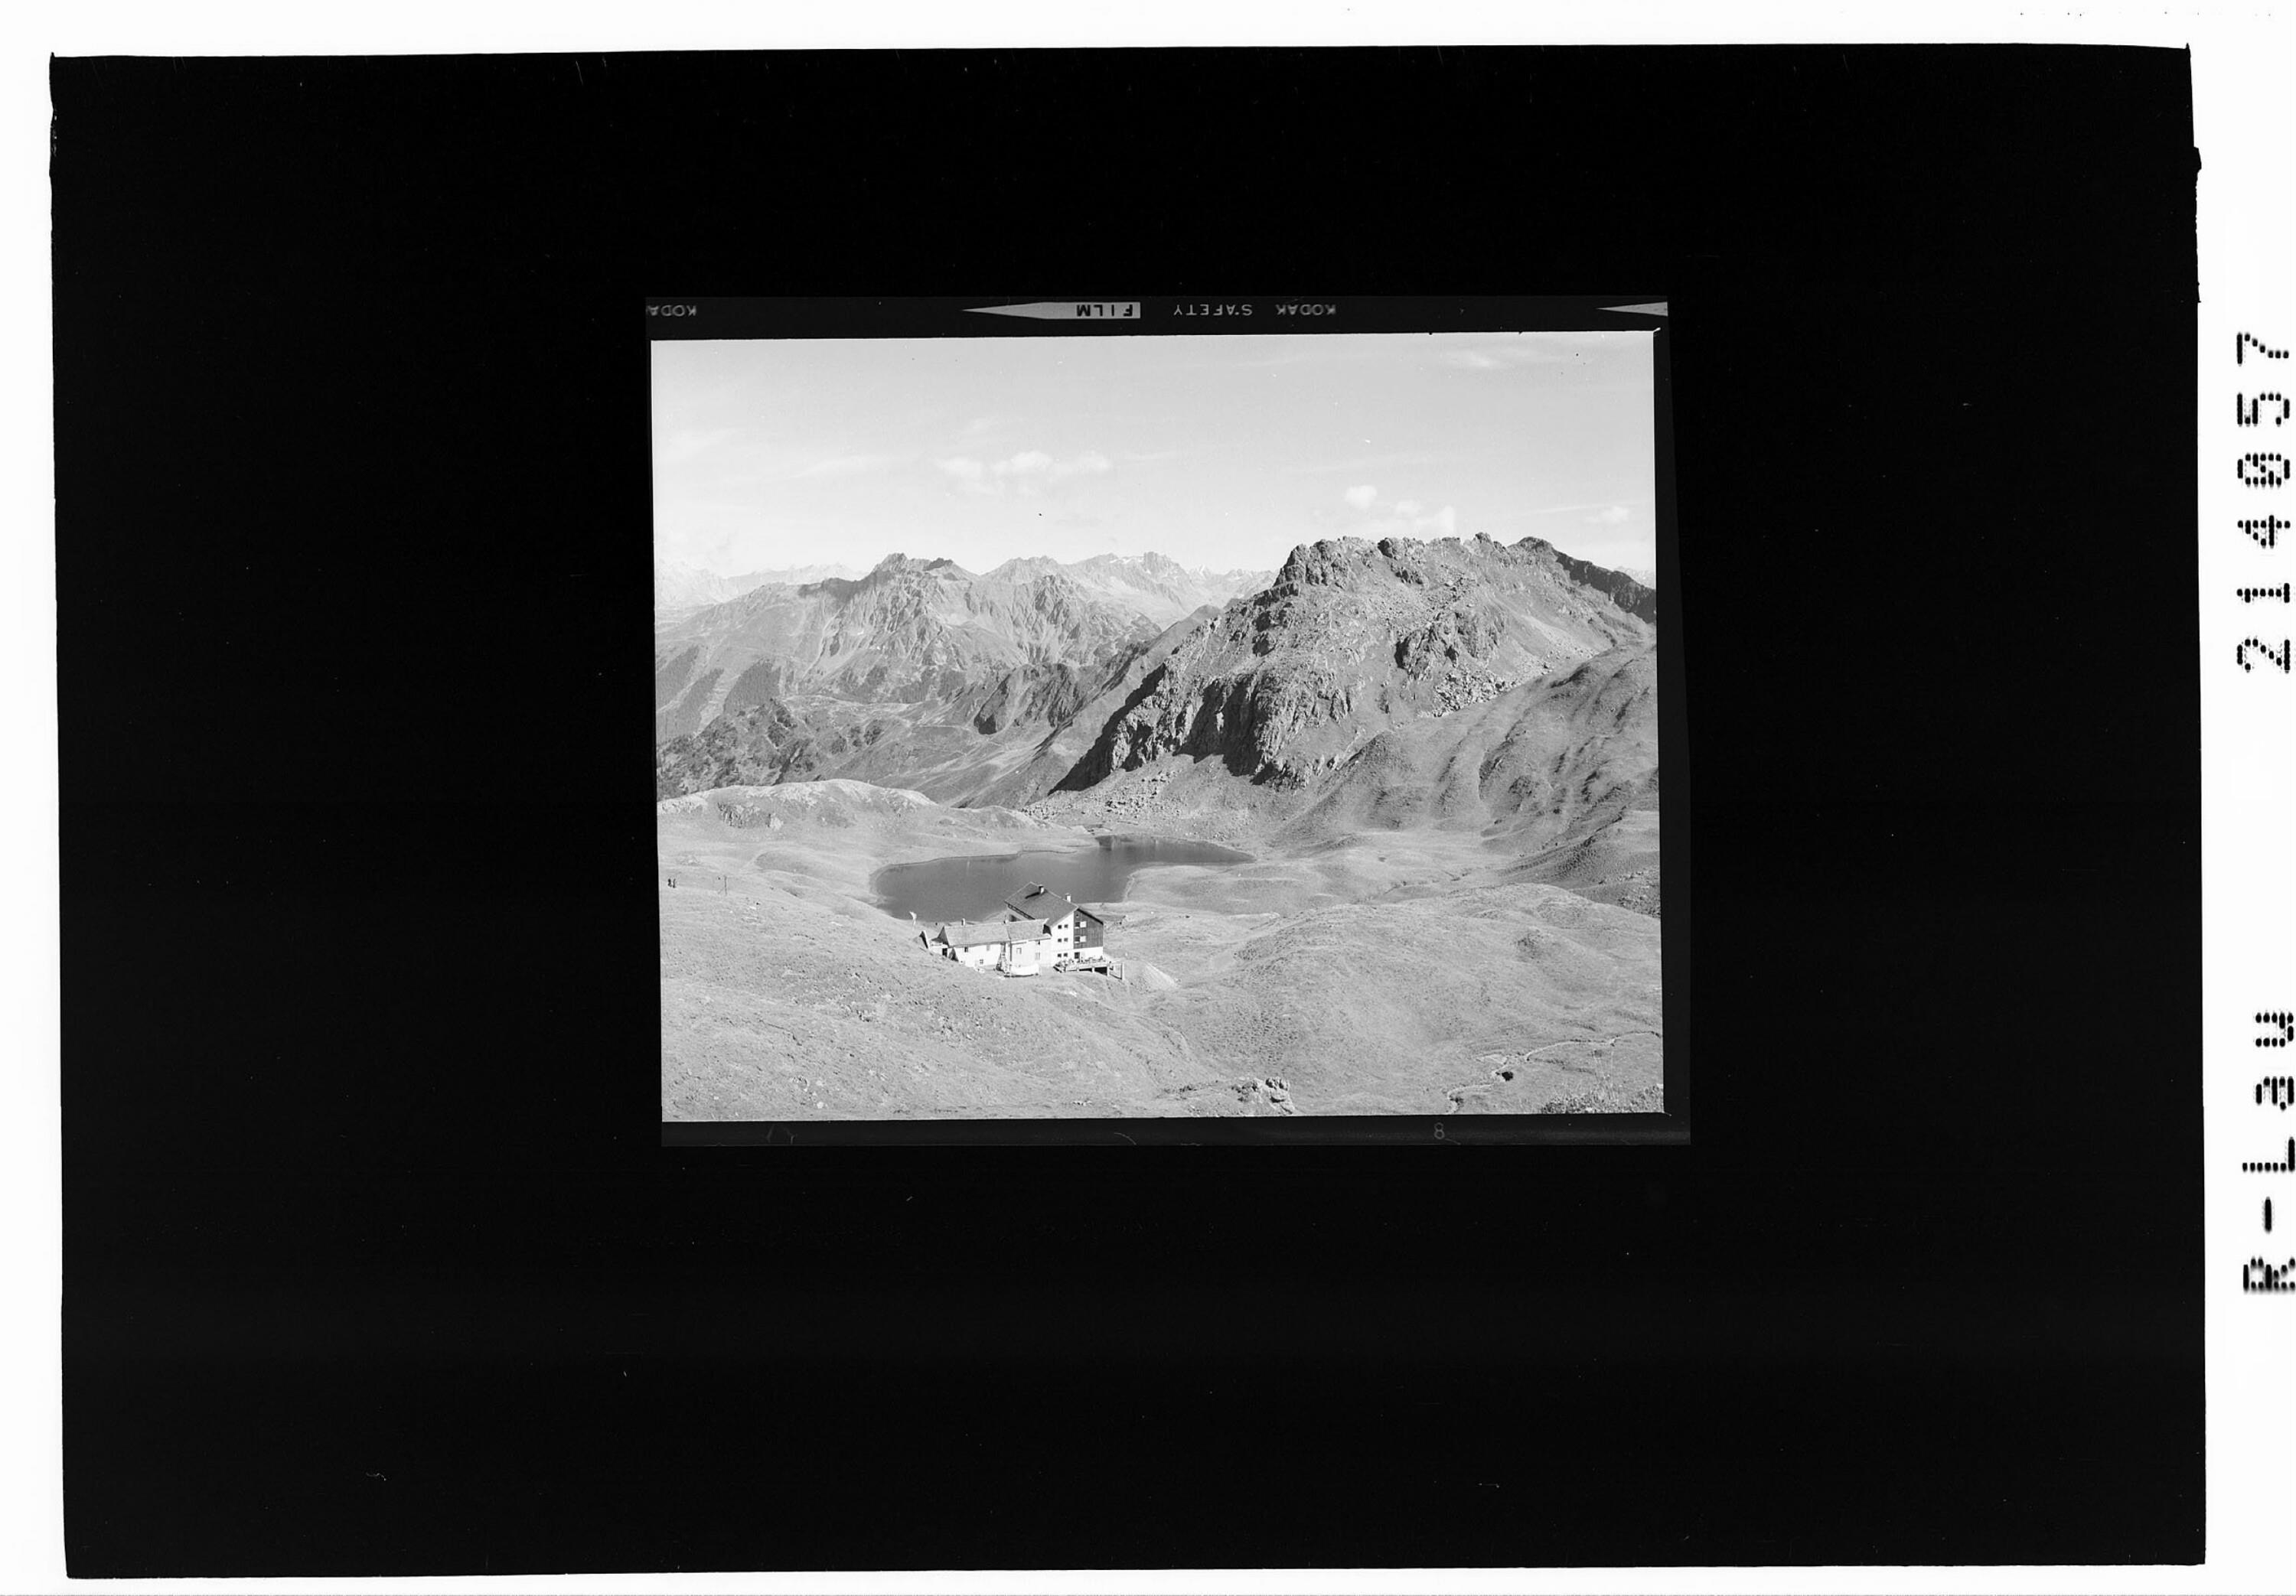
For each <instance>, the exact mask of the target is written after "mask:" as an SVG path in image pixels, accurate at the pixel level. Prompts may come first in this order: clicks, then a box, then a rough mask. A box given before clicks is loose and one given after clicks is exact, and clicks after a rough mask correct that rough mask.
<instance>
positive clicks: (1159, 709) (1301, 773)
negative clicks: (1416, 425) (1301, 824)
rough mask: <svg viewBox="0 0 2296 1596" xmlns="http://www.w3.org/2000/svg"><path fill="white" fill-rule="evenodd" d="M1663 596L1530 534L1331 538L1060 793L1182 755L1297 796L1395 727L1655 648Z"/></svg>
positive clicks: (1108, 741) (1126, 721)
mask: <svg viewBox="0 0 2296 1596" xmlns="http://www.w3.org/2000/svg"><path fill="white" fill-rule="evenodd" d="M1656 620H1657V595H1656V594H1655V593H1653V592H1652V590H1650V589H1649V588H1646V587H1644V586H1643V585H1642V584H1640V583H1638V582H1636V581H1635V580H1634V579H1633V578H1632V577H1627V576H1625V575H1623V574H1621V573H1620V572H1616V571H1611V570H1607V569H1603V568H1602V567H1599V566H1594V565H1590V564H1588V563H1587V562H1586V561H1579V560H1574V559H1572V558H1571V557H1570V555H1567V554H1564V553H1562V552H1561V551H1560V550H1558V549H1556V548H1554V545H1553V544H1547V543H1546V542H1544V541H1542V540H1540V539H1538V538H1525V539H1524V540H1522V541H1521V543H1518V544H1513V545H1502V544H1497V543H1494V542H1492V541H1491V540H1490V539H1488V538H1477V539H1474V540H1472V542H1470V543H1463V542H1462V541H1461V540H1459V539H1457V538H1446V539H1442V540H1440V541H1439V542H1434V543H1423V542H1420V541H1418V540H1416V539H1412V538H1393V537H1390V538H1383V539H1382V540H1380V541H1379V542H1378V543H1376V544H1374V543H1371V542H1368V541H1366V540H1365V539H1362V538H1337V539H1329V540H1325V541H1323V542H1319V543H1315V544H1302V545H1300V547H1299V548H1296V549H1294V550H1293V551H1292V554H1291V557H1290V558H1289V559H1287V560H1286V561H1284V563H1283V569H1281V570H1279V571H1278V572H1277V573H1276V577H1275V581H1274V582H1273V583H1271V584H1270V585H1268V586H1267V588H1265V589H1263V590H1262V591H1260V592H1259V593H1255V594H1252V595H1251V596H1250V597H1248V598H1242V599H1238V600H1235V601H1234V602H1230V603H1229V604H1228V605H1227V606H1226V607H1225V608H1224V609H1223V610H1220V611H1219V612H1218V614H1217V615H1215V616H1211V617H1208V618H1205V619H1203V620H1201V622H1199V623H1198V624H1197V625H1196V626H1195V627H1194V629H1193V632H1192V633H1191V634H1190V635H1189V636H1188V637H1187V638H1186V640H1185V641H1184V642H1180V643H1179V644H1178V645H1177V646H1176V647H1174V648H1172V649H1171V650H1170V651H1169V656H1168V658H1167V659H1165V660H1164V661H1163V663H1162V664H1161V665H1160V667H1158V668H1157V670H1156V671H1155V672H1154V673H1153V674H1152V675H1151V676H1149V677H1148V678H1147V679H1146V680H1144V682H1142V683H1141V684H1140V686H1139V688H1138V689H1137V690H1136V692H1134V693H1133V694H1131V695H1129V696H1128V700H1127V701H1126V702H1125V703H1124V704H1122V705H1121V707H1120V708H1119V709H1118V710H1117V712H1116V713H1114V714H1113V715H1111V716H1110V717H1109V718H1108V720H1107V721H1106V723H1105V724H1103V727H1102V729H1101V731H1100V733H1099V735H1098V736H1097V738H1096V739H1095V742H1094V745H1093V747H1092V749H1090V751H1089V752H1088V753H1087V754H1086V755H1085V757H1083V758H1082V759H1080V760H1079V762H1078V765H1077V766H1076V767H1075V768H1074V769H1073V770H1071V771H1070V773H1069V774H1068V775H1067V776H1066V777H1064V778H1063V779H1062V781H1061V782H1059V783H1058V785H1059V786H1060V787H1061V788H1062V789H1066V790H1078V789H1080V788H1085V787H1090V786H1093V785H1095V784H1096V783H1097V782H1101V781H1103V780H1105V779H1106V778H1107V777H1108V776H1109V775H1111V773H1116V772H1119V771H1126V770H1136V769H1139V768H1141V767H1142V766H1143V765H1147V764H1148V763H1150V762H1151V761H1153V760H1156V759H1159V758H1162V757H1169V756H1174V755H1182V756H1186V757H1190V758H1193V759H1203V758H1207V757H1218V758H1219V759H1220V760H1221V761H1222V763H1223V764H1224V765H1225V767H1226V770H1227V771H1228V772H1229V773H1231V774H1234V775H1238V776H1242V777H1244V778H1246V779H1247V780H1249V781H1251V782H1255V783H1267V782H1273V783H1275V784H1277V785H1278V786H1292V787H1297V786H1300V785H1301V784H1303V783H1304V782H1307V781H1308V779H1309V778H1310V777H1312V776H1313V775H1315V774H1316V773H1321V772H1326V771H1330V770H1333V769H1335V768H1337V767H1338V765H1340V764H1341V761H1342V760H1344V759H1346V758H1348V757H1352V756H1353V755H1354V753H1355V752H1356V750H1357V749H1360V748H1362V747H1363V746H1364V745H1365V742H1366V741H1369V740H1370V739H1372V738H1373V737H1375V736H1376V735H1377V733H1379V732H1380V731H1381V730H1382V729H1384V728H1385V727H1386V726H1387V725H1389V724H1393V723H1394V722H1396V721H1398V720H1401V719H1410V718H1414V717H1440V716H1446V715H1449V714H1452V713H1455V712H1456V711H1458V710H1461V709H1464V708H1467V707H1469V706H1471V705H1473V704H1478V703H1484V702H1488V701H1489V700H1493V699H1496V698H1497V697H1499V696H1500V695H1501V694H1503V693H1505V692H1508V691H1509V690H1511V689H1512V688H1513V687H1514V686H1516V685H1517V684H1518V683H1525V682H1529V681H1534V680H1537V679H1538V678H1541V677H1546V676H1550V675H1554V674H1555V673H1557V672H1559V671H1562V670H1565V669H1567V668H1569V667H1573V666H1576V665H1578V664H1579V663H1581V662H1583V661H1586V660H1588V659H1593V658H1595V656H1597V655H1600V654H1602V653H1604V652H1607V651H1611V650H1614V649H1619V648H1641V647H1647V646H1648V645H1650V644H1651V643H1652V642H1654V640H1655V633H1656Z"/></svg>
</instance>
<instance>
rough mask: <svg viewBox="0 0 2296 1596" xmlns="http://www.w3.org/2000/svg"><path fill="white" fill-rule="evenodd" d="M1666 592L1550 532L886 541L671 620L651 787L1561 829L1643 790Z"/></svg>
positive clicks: (1547, 839)
mask: <svg viewBox="0 0 2296 1596" xmlns="http://www.w3.org/2000/svg"><path fill="white" fill-rule="evenodd" d="M1183 606H1188V607H1187V608H1183ZM1657 613H1658V612H1657V594H1656V593H1655V591H1654V590H1653V589H1652V587H1651V586H1650V585H1648V584H1647V583H1644V582H1641V581H1639V580H1637V579H1636V578H1635V577H1632V576H1630V575H1628V574H1627V573H1624V572H1620V571H1616V570H1611V569H1606V568H1603V567H1601V566H1596V565H1593V564H1590V563H1589V562H1587V561H1581V560H1576V559H1573V558H1572V557H1571V556H1570V555H1568V554H1565V553H1563V552H1562V551H1561V550H1559V549H1556V548H1554V546H1553V545H1551V544H1546V543H1544V542H1542V541H1540V540H1538V539H1537V538H1525V539H1523V540H1522V541H1521V542H1520V543H1517V544H1509V545H1503V544H1497V543H1494V542H1492V541H1490V540H1489V539H1488V538H1480V537H1479V538H1474V539H1470V540H1461V539H1458V538H1445V539H1441V540H1439V541H1435V542H1420V541H1418V540H1415V539H1410V538H1388V539H1382V540H1381V541H1379V542H1377V543H1371V542H1367V541H1365V540H1363V539H1358V538H1340V539H1333V540H1328V541H1324V542H1319V543H1315V544H1303V545H1301V546H1300V547H1299V548H1296V549H1294V550H1293V551H1292V554H1291V556H1290V558H1289V559H1287V560H1286V561H1284V563H1283V567H1282V569H1280V570H1278V571H1276V572H1275V573H1273V575H1272V576H1269V577H1265V578H1263V577H1260V576H1259V574H1257V573H1250V572H1227V573H1211V572H1203V571H1192V570H1188V569H1185V568H1182V567H1181V566H1179V565H1178V564H1177V561H1169V560H1167V559H1164V558H1162V557H1161V556H1157V555H1142V556H1136V557H1130V558H1126V557H1119V556H1101V557H1099V558H1098V559H1095V560H1087V561H1077V562H1075V563H1073V564H1062V563H1060V562H1058V561H1052V560H1048V559H1036V560H1015V561H1007V562H1005V564H1004V565H1001V566H999V567H997V568H996V569H994V570H992V571H989V572H988V573H986V574H983V575H975V574H973V573H972V572H969V571H966V570H964V569H962V568H961V567H958V566H956V565H955V564H954V563H953V562H951V561H947V560H913V559H909V558H907V557H906V556H902V555H894V556H891V557H890V558H888V559H887V560H885V561H883V562H881V564H880V565H878V566H877V568H876V569H873V570H872V571H870V572H869V573H868V574H867V575H865V576H864V577H858V578H834V577H832V578H829V579H824V580H821V581H816V582H811V583H805V584H795V585H779V584H776V585H767V586H761V587H758V588H755V589H752V590H751V591H750V592H749V593H746V594H743V595H742V596H740V597H738V598H736V599H734V600H733V601H732V602H722V603H718V604H716V605H712V606H710V607H709V608H707V609H703V610H697V611H694V612H692V613H690V614H688V615H686V616H685V617H684V618H680V619H676V620H674V621H669V622H667V623H664V624H662V625H660V626H658V627H657V631H656V639H655V663H656V676H655V687H656V692H655V738H656V767H657V796H659V797H661V798H672V797H676V796H680V795H682V794H685V793H691V792H699V791H703V790H709V789H710V788H714V787H719V786H728V785H766V784H772V783H775V782H784V781H800V780H810V779H817V778H828V777H848V778H852V779H857V780H861V781H867V782H875V783H878V784H880V785H885V786H894V787H903V788H914V789H916V790H921V791H923V792H925V793H927V794H929V795H931V797H933V798H936V799H939V800H940V801H942V802H947V803H959V804H979V803H996V804H1004V805H1008V806H1013V807H1022V806H1046V807H1048V809H1049V810H1051V811H1054V812H1060V813H1066V814H1073V815H1074V816H1075V817H1076V818H1078V819H1087V820H1090V819H1095V818H1099V819H1105V818H1107V817H1108V816H1109V815H1111V814H1114V815H1116V816H1118V817H1119V818H1131V819H1143V818H1150V817H1152V816H1157V815H1161V816H1162V817H1164V818H1165V819H1166V820H1168V821H1169V822H1170V823H1174V824H1181V825H1185V824H1187V823H1189V821H1190V819H1191V817H1193V818H1195V819H1198V820H1219V819H1222V818H1223V817H1224V818H1225V819H1227V820H1233V821H1235V822H1236V823H1238V824H1244V823H1247V822H1248V824H1249V827H1250V828H1251V829H1253V830H1257V831H1266V830H1267V828H1269V827H1275V828H1281V829H1285V830H1288V831H1290V832H1291V833H1292V835H1293V836H1294V838H1295V839H1299V840H1302V841H1307V842H1313V841H1314V840H1315V839H1316V838H1317V837H1322V836H1327V835H1329V836H1336V835H1340V834H1343V833H1346V832H1349V831H1361V830H1365V829H1381V828H1389V827H1395V826H1402V825H1414V826H1418V825H1432V826H1438V827H1442V828H1445V829H1457V828H1479V829H1483V830H1485V831H1487V832H1488V833H1490V834H1492V835H1494V836H1496V835H1497V832H1498V831H1502V830H1503V831H1505V832H1506V833H1507V834H1508V835H1509V836H1510V837H1511V838H1512V839H1513V841H1514V843H1515V844H1516V845H1518V846H1520V847H1522V848H1523V849H1524V850H1526V851H1534V850H1537V849H1542V848H1544V849H1554V848H1561V847H1565V845H1570V844H1573V843H1583V842H1585V841H1586V839H1589V838H1591V837H1592V836H1593V834H1594V833H1595V831H1600V830H1601V829H1603V827H1606V826H1610V825H1611V824H1613V823H1616V822H1618V821H1620V820H1621V819H1623V818H1625V817H1626V816H1627V815H1628V814H1629V812H1632V811H1637V810H1646V811H1654V810H1655V806H1656V802H1657V797H1656V794H1657V782H1658V773H1657V731H1656V716H1655V712H1654V674H1655V666H1654V661H1655V650H1656V632H1657V624H1656V623H1657ZM1167 623H1169V624H1167ZM1648 818H1649V819H1650V820H1651V821H1652V822H1654V819H1655V816H1654V814H1651V815H1650V816H1648ZM1632 831H1634V828H1631V827H1629V828H1626V829H1625V830H1624V831H1620V832H1619V833H1617V834H1618V835H1620V836H1625V835H1627V834H1628V833H1629V832H1632Z"/></svg>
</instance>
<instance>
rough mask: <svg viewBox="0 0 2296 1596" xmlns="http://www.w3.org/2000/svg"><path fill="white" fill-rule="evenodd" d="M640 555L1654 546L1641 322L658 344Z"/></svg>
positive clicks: (850, 556)
mask: <svg viewBox="0 0 2296 1596" xmlns="http://www.w3.org/2000/svg"><path fill="white" fill-rule="evenodd" d="M652 351H653V429H654V430H653V477H654V553H655V557H656V558H657V559H658V560H665V561H672V562H675V563H679V564H685V565H690V566H696V567H699V568H701V569H705V570H711V571H715V572H717V573H718V574H719V575H721V576H737V575H740V574H742V573H744V572H747V571H752V570H765V569H782V568H785V567H790V566H799V565H814V564H843V565H849V566H852V567H855V568H857V569H867V568H868V567H870V566H873V565H874V564H876V563H877V562H878V561H880V560H881V559H883V558H884V557H885V556H886V555H887V554H890V553H896V552H898V553H906V554H909V555H913V556H915V557H917V558H920V559H937V558H947V559H950V560H954V561H956V562H957V563H958V564H959V565H961V566H964V567H965V568H967V569H971V570H975V571H983V570H987V569H990V568H991V567H993V566H996V565H998V564H1001V563H1002V562H1003V561H1006V560H1010V559H1013V558H1015V557H1020V556H1027V555H1037V554H1050V555H1052V556H1054V558H1056V559H1060V560H1062V561H1074V560H1079V559H1083V558H1085V557H1087V556H1088V555H1093V554H1102V553H1117V554H1139V553H1144V552H1149V551H1154V552H1158V553H1161V554H1166V555H1169V556H1170V557H1171V558H1173V559H1175V560H1177V561H1179V562H1180V563H1181V564H1183V565H1185V566H1190V567H1195V568H1199V569H1212V570H1242V569H1251V570H1265V569H1274V568H1275V567H1276V566H1278V565H1280V564H1282V563H1283V559H1284V556H1285V555H1287V554H1288V553H1290V552H1291V551H1292V548H1294V547H1295V546H1296V545H1298V544H1302V543H1311V542H1313V541H1315V540H1316V539H1317V538H1324V537H1339V536H1358V537H1384V536H1390V535H1396V534H1401V535H1404V536H1415V537H1423V538H1431V537H1447V536H1460V537H1472V536H1476V535H1477V534H1478V533H1483V534H1488V536H1491V537H1493V538H1496V539H1497V540H1498V541H1499V542H1501V543H1513V542H1514V541H1515V540H1516V539H1518V538H1521V537H1525V536H1538V537H1542V538H1545V539H1546V541H1547V542H1549V543H1551V544H1554V545H1555V546H1556V547H1557V548H1560V549H1562V551H1563V552H1566V553H1570V554H1575V555H1577V556H1578V557H1579V558H1580V559H1584V560H1591V561H1595V563H1597V564H1600V565H1607V566H1613V567H1616V566H1628V567H1634V568H1637V569H1643V570H1645V571H1647V570H1650V569H1652V567H1653V566H1654V565H1655V563H1656V561H1655V556H1654V541H1653V528H1652V494H1653V487H1654V484H1653V473H1652V453H1653V446H1652V416H1651V408H1652V362H1651V338H1650V335H1649V334H1648V333H1646V332H1641V331H1632V332H1628V331H1620V332H1523V333H1488V332H1478V333H1438V334H1426V333H1407V334H1406V333H1353V334H1333V333H1318V334H1311V335H1307V336H1298V335H1294V336H1290V337H1286V336H1283V335H1281V334H1268V333H1250V334H1242V335H1226V336H1209V337H1194V336H1180V337H1121V336H1118V337H1097V338H1046V337H1034V338H1029V337H1021V338H950V339H820V340H664V341H662V342H659V343H656V344H654V345H652Z"/></svg>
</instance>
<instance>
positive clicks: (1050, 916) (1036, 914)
mask: <svg viewBox="0 0 2296 1596" xmlns="http://www.w3.org/2000/svg"><path fill="white" fill-rule="evenodd" d="M1005 907H1006V908H1008V909H1010V910H1012V911H1013V913H1015V914H1019V915H1021V916H1024V917H1025V918H1027V919H1029V920H1058V919H1060V918H1061V916H1062V915H1063V914H1066V913H1068V912H1069V911H1070V910H1071V909H1074V910H1075V911H1076V912H1077V913H1079V914H1082V915H1085V916H1087V918H1089V919H1092V920H1100V916H1099V915H1097V914H1095V913H1093V912H1092V911H1091V910H1089V909H1087V908H1086V907H1085V906H1084V905H1083V904H1078V903H1071V902H1070V901H1069V900H1068V899H1067V898H1066V897H1063V896H1062V895H1061V894H1059V893H1057V892H1054V890H1053V889H1052V888H1049V887H1040V886H1038V885H1037V883H1036V882H1034V881H1031V882H1029V890H1028V891H1026V892H1024V893H1022V894H1021V896H1018V897H1008V898H1006V899H1005ZM1101 923H1102V924H1103V925H1105V924H1107V923H1108V922H1107V921H1101Z"/></svg>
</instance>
